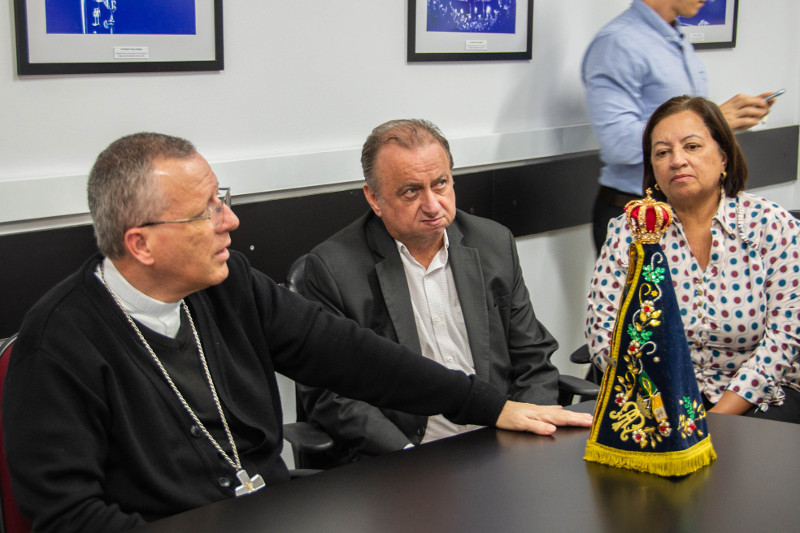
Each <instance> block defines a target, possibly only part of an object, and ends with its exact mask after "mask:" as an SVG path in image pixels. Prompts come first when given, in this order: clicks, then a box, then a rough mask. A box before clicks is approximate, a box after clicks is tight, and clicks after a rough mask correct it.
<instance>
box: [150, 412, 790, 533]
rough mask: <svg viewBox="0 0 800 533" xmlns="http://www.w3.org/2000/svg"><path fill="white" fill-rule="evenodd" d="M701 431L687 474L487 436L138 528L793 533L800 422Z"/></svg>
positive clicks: (563, 434)
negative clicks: (605, 462)
mask: <svg viewBox="0 0 800 533" xmlns="http://www.w3.org/2000/svg"><path fill="white" fill-rule="evenodd" d="M590 409H591V404H580V405H579V406H578V407H577V410H583V411H587V410H590ZM708 425H709V430H710V432H711V439H712V442H713V444H714V448H715V450H716V452H717V456H718V459H717V460H716V461H715V462H714V463H712V464H711V465H710V466H708V467H706V468H704V469H702V470H699V471H697V472H695V473H694V474H691V475H689V476H686V477H684V478H678V479H668V478H660V477H657V476H654V475H649V474H642V473H638V472H633V471H629V470H622V469H616V468H611V467H606V466H602V465H597V464H594V463H587V462H586V461H584V460H583V452H584V447H585V445H586V439H587V438H588V435H589V431H588V430H587V429H564V428H562V429H559V430H558V431H557V432H556V434H555V435H554V436H552V437H541V436H536V435H529V434H522V433H514V432H508V431H502V430H495V429H482V430H479V431H475V432H473V433H469V434H465V435H461V436H458V437H454V438H450V439H445V440H442V441H438V442H434V443H431V444H428V445H425V446H422V447H420V448H416V449H412V450H406V451H402V452H396V453H392V454H388V455H384V456H381V457H376V458H373V459H369V460H365V461H362V462H360V463H356V464H353V465H349V466H345V467H341V468H338V469H334V470H329V471H326V472H322V473H320V474H316V475H314V476H311V477H307V478H301V479H297V480H294V481H292V482H290V483H287V484H284V485H282V486H276V487H267V488H265V489H264V490H262V491H260V492H258V493H256V494H254V495H252V496H248V497H246V498H240V499H231V500H226V501H222V502H218V503H215V504H212V505H208V506H206V507H203V508H200V509H196V510H194V511H190V512H187V513H183V514H180V515H176V516H174V517H171V518H167V519H164V520H161V521H158V522H155V523H152V524H150V525H148V526H146V527H145V528H142V529H140V530H139V531H142V532H143V533H144V532H149V533H157V532H170V533H174V532H192V533H200V532H205V531H214V532H217V531H224V532H229V531H230V532H233V531H238V532H256V531H259V532H261V531H280V532H303V533H308V532H312V531H326V532H328V531H332V532H339V531H341V532H345V531H346V532H373V531H374V532H403V533H411V532H418V531H426V532H427V531H431V532H459V533H462V532H492V533H494V532H505V531H547V532H551V531H565V532H595V531H597V532H626V531H642V532H648V533H650V532H661V531H663V532H670V533H675V532H689V531H692V532H694V531H702V532H716V531H721V532H722V531H724V532H732V531H748V532H750V531H769V532H783V531H786V532H790V531H791V532H795V531H800V425H795V424H788V423H781V422H771V421H765V420H755V419H748V418H743V417H738V416H729V415H717V414H709V417H708Z"/></svg>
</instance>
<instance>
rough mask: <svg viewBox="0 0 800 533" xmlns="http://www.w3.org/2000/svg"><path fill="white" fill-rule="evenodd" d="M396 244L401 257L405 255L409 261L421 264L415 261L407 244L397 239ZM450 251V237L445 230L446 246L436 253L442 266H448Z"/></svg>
mask: <svg viewBox="0 0 800 533" xmlns="http://www.w3.org/2000/svg"><path fill="white" fill-rule="evenodd" d="M394 243H395V245H396V246H397V251H398V252H400V254H401V255H403V256H405V257H407V258H408V259H411V260H412V261H414V262H415V263H417V264H419V261H417V260H416V259H414V256H412V255H411V252H409V251H408V247H406V245H405V244H403V243H402V242H400V241H398V240H397V239H394ZM449 250H450V237H449V236H448V235H447V230H445V231H444V246H442V247H441V249H439V251H438V252H437V253H436V256H437V257H441V264H442V265H444V264H447V259H448V257H449ZM434 260H435V259H434ZM431 266H433V263H431V264H430V266H429V267H428V268H430V267H431Z"/></svg>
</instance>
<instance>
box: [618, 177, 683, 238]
mask: <svg viewBox="0 0 800 533" xmlns="http://www.w3.org/2000/svg"><path fill="white" fill-rule="evenodd" d="M651 193H652V191H651V190H650V189H647V190H646V191H645V194H647V197H645V198H642V199H641V200H632V201H630V202H628V203H627V204H626V205H625V216H626V217H627V218H628V224H629V225H630V227H631V230H632V231H633V238H634V239H636V242H640V243H642V244H656V243H658V241H660V240H661V236H662V235H664V232H665V231H667V228H668V227H669V224H670V222H672V209H671V208H670V206H669V204H667V203H664V202H657V201H655V200H653V199H652V198H651V197H650V194H651Z"/></svg>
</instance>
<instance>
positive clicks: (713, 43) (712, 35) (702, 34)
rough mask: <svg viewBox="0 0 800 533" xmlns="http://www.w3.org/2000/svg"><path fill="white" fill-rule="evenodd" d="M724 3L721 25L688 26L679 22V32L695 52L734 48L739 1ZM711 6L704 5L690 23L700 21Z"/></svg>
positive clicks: (732, 0) (726, 1) (731, 0)
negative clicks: (681, 32)
mask: <svg viewBox="0 0 800 533" xmlns="http://www.w3.org/2000/svg"><path fill="white" fill-rule="evenodd" d="M724 1H725V20H724V22H723V23H722V24H711V25H690V24H686V23H685V22H684V21H683V20H681V30H682V31H683V33H684V34H685V35H686V37H687V39H689V41H690V42H691V43H692V45H694V47H695V49H697V50H708V49H715V48H735V47H736V23H737V21H738V20H739V0H724ZM711 7H712V5H711V4H709V3H706V4H705V5H703V7H701V8H700V11H698V12H697V15H695V16H694V17H692V19H691V20H692V21H696V20H698V19H702V18H703V15H704V13H705V12H706V11H707V10H709V9H711Z"/></svg>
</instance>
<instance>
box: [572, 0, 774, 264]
mask: <svg viewBox="0 0 800 533" xmlns="http://www.w3.org/2000/svg"><path fill="white" fill-rule="evenodd" d="M704 3H705V0H634V1H633V4H632V5H631V7H630V8H629V9H628V10H627V11H625V12H623V13H622V14H621V15H619V16H618V17H616V18H615V19H613V20H612V21H611V22H609V23H608V24H606V25H605V26H604V27H603V28H602V29H601V30H600V31H599V32H598V33H597V35H596V36H595V38H594V40H593V41H592V43H591V44H590V45H589V48H588V49H587V50H586V55H585V56H584V58H583V66H582V70H581V77H582V79H583V84H584V85H585V86H586V100H587V106H588V110H589V118H590V120H591V122H592V127H593V128H594V132H595V135H596V136H597V140H598V142H599V144H600V159H601V160H602V161H603V164H604V166H603V169H602V171H601V172H600V180H599V181H600V191H599V193H598V196H597V199H596V200H595V204H594V212H593V234H594V243H595V247H596V248H597V251H598V253H599V251H600V248H601V247H602V245H603V243H604V242H605V239H606V229H607V227H608V221H609V220H610V219H612V218H616V217H617V216H619V215H621V214H622V212H623V207H624V206H625V204H626V203H627V202H628V201H630V200H633V199H635V198H640V197H641V195H642V131H643V130H644V126H645V123H646V122H647V119H648V118H649V117H650V115H651V114H652V112H653V111H655V109H656V108H657V107H658V106H659V105H661V104H662V103H663V102H665V101H667V100H668V99H670V98H672V97H673V96H680V95H683V94H688V95H692V96H708V81H707V77H706V69H705V67H704V66H703V64H702V63H701V62H700V59H699V58H698V57H697V55H696V54H695V53H694V47H693V46H692V44H691V43H690V42H689V41H688V39H686V37H685V36H684V35H683V34H682V33H681V31H680V28H679V22H678V17H692V16H694V15H696V14H697V12H698V11H699V10H700V8H701V7H702V6H703V4H704ZM768 94H769V93H764V94H762V95H759V96H747V95H742V94H738V95H736V96H734V97H733V98H731V99H730V100H728V101H727V102H725V103H723V104H721V105H720V109H721V110H722V112H723V114H724V115H725V118H726V119H727V121H728V124H729V125H730V126H731V128H732V129H733V130H734V131H742V130H746V129H748V128H751V127H753V126H755V125H756V124H758V123H759V122H760V121H761V120H762V119H763V118H764V116H766V114H767V113H769V107H770V104H771V102H772V101H770V102H767V101H765V100H764V97H765V96H767V95H768Z"/></svg>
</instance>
